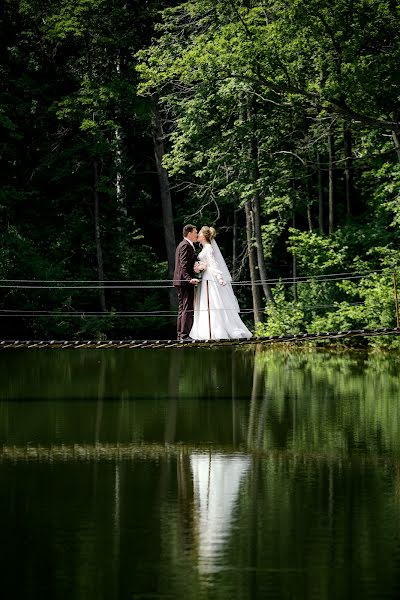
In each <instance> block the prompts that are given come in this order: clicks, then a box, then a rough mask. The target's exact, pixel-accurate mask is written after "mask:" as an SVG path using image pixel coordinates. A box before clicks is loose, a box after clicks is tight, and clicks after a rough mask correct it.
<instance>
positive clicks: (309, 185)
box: [293, 168, 313, 233]
mask: <svg viewBox="0 0 400 600" xmlns="http://www.w3.org/2000/svg"><path fill="white" fill-rule="evenodd" d="M306 173H307V221H308V231H309V232H310V233H311V232H312V230H313V223H312V216H311V198H312V196H313V191H312V185H311V175H310V173H309V170H308V169H307V168H306ZM293 227H294V225H293Z"/></svg>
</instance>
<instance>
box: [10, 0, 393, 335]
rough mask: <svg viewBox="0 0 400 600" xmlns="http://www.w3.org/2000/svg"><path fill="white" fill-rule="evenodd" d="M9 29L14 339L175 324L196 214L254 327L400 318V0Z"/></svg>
mask: <svg viewBox="0 0 400 600" xmlns="http://www.w3.org/2000/svg"><path fill="white" fill-rule="evenodd" d="M0 32H1V35H0V45H1V59H0V68H1V82H0V86H1V87H0V130H1V134H0V180H1V185H0V220H1V228H0V236H1V242H0V315H1V316H2V317H3V319H2V321H1V323H2V332H1V337H2V338H3V339H21V338H27V337H28V338H29V339H30V338H36V339H53V338H55V339H71V338H77V339H80V338H84V339H89V338H95V339H127V338H136V339H147V338H166V337H168V338H170V337H171V336H172V337H173V336H174V332H175V316H174V315H175V311H176V296H175V292H174V290H173V288H172V287H171V279H172V270H173V263H174V254H175V247H176V244H177V243H178V242H179V241H180V239H181V236H182V226H183V224H185V223H188V222H189V223H193V224H195V225H196V226H197V227H200V226H202V225H213V226H215V227H216V229H217V231H218V243H219V244H220V246H221V249H222V251H223V253H224V256H225V257H226V260H227V263H228V266H229V268H230V269H231V272H232V276H233V280H234V283H235V293H236V294H237V296H238V299H239V303H240V305H241V307H242V308H243V315H244V319H245V321H246V323H247V324H248V325H249V326H250V327H251V328H252V329H253V331H254V332H255V333H256V334H258V335H279V334H285V333H293V332H311V333H312V332H318V331H339V330H343V329H355V328H366V329H370V328H377V327H395V326H396V311H395V301H394V282H395V281H396V275H397V272H398V267H399V266H400V243H399V242H400V71H399V68H398V66H399V64H400V34H399V32H400V5H399V3H398V2H397V0H329V1H328V0H189V1H186V2H182V1H178V0H171V1H170V2H165V1H164V2H162V1H161V0H74V1H72V0H40V1H39V0H5V1H4V2H3V4H2V8H1V21H0ZM399 285H400V283H399ZM370 343H374V342H370ZM387 343H388V344H391V345H392V346H394V345H396V342H395V341H388V342H387Z"/></svg>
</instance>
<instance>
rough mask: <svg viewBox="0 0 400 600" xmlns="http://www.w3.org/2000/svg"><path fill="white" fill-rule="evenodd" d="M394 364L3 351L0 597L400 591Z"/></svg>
mask: <svg viewBox="0 0 400 600" xmlns="http://www.w3.org/2000/svg"><path fill="white" fill-rule="evenodd" d="M399 368H400V355H370V356H367V355H360V354H333V353H332V354H329V353H293V352H292V353H287V352H283V351H266V352H265V351H264V352H257V353H254V349H250V350H248V351H247V350H243V349H242V348H240V349H236V350H232V349H229V348H226V349H215V350H210V349H199V350H195V349H178V350H172V349H170V350H165V351H163V350H154V351H153V350H115V351H114V350H102V351H100V350H99V351H96V350H86V351H79V350H71V351H68V350H60V351H57V350H49V351H46V350H39V351H34V350H22V351H18V350H14V351H5V350H3V351H2V352H1V354H0V374H1V388H0V442H1V443H0V485H1V493H0V528H1V529H0V531H1V538H0V539H1V543H0V548H1V556H0V565H1V583H2V596H3V597H4V598H7V600H8V599H11V598H24V599H25V598H26V599H30V598H35V599H36V598H38V599H39V598H40V599H41V600H42V599H45V598H49V599H64V598H65V599H68V600H74V599H75V598H79V599H82V600H92V599H93V600H94V599H96V600H98V599H100V600H103V599H104V600H106V599H107V600H108V599H125V598H127V599H128V598H129V599H139V598H141V599H152V598H154V599H167V598H171V599H176V600H180V599H182V600H192V599H193V600H194V599H196V600H197V599H203V598H210V599H217V600H219V599H221V600H236V599H237V600H239V599H240V600H258V599H264V598H283V599H305V600H306V599H307V600H308V599H313V598H315V599H318V600H323V599H325V598H326V599H332V598H338V599H339V598H352V599H357V598H361V599H364V598H377V599H378V598H379V599H381V598H399V597H400V440H399V423H400V420H399V418H400V394H399V392H400V379H399V372H400V370H399Z"/></svg>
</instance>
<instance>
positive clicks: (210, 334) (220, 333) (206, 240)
mask: <svg viewBox="0 0 400 600" xmlns="http://www.w3.org/2000/svg"><path fill="white" fill-rule="evenodd" d="M215 236H216V231H215V229H214V228H213V227H207V226H204V227H202V228H201V229H200V232H199V235H198V238H197V241H198V242H200V244H201V245H202V246H203V249H202V250H201V252H200V254H199V256H198V258H199V260H200V261H201V262H202V263H205V265H206V268H205V269H204V271H203V274H202V278H201V281H200V283H199V285H198V286H197V288H196V299H195V305H194V321H193V327H192V329H191V331H190V334H189V335H190V337H191V338H192V339H195V340H210V339H211V340H221V339H238V338H246V339H248V338H251V333H250V331H249V330H248V329H247V327H246V326H245V324H244V323H243V321H242V320H241V318H240V317H239V311H240V308H239V304H238V301H237V299H236V296H235V294H234V293H233V289H232V284H231V281H232V277H231V276H230V273H229V271H228V268H227V266H226V263H225V260H224V258H223V256H222V254H221V252H220V249H219V247H218V244H217V242H216V241H215V239H214V238H215ZM207 282H208V285H207ZM207 288H208V295H207ZM209 315H210V318H209Z"/></svg>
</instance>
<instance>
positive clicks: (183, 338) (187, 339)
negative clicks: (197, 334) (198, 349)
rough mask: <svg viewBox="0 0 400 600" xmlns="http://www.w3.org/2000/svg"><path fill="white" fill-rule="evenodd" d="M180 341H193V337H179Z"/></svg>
mask: <svg viewBox="0 0 400 600" xmlns="http://www.w3.org/2000/svg"><path fill="white" fill-rule="evenodd" d="M179 341H180V342H194V339H193V338H191V337H190V336H189V335H186V336H185V337H181V338H180V339H179Z"/></svg>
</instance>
